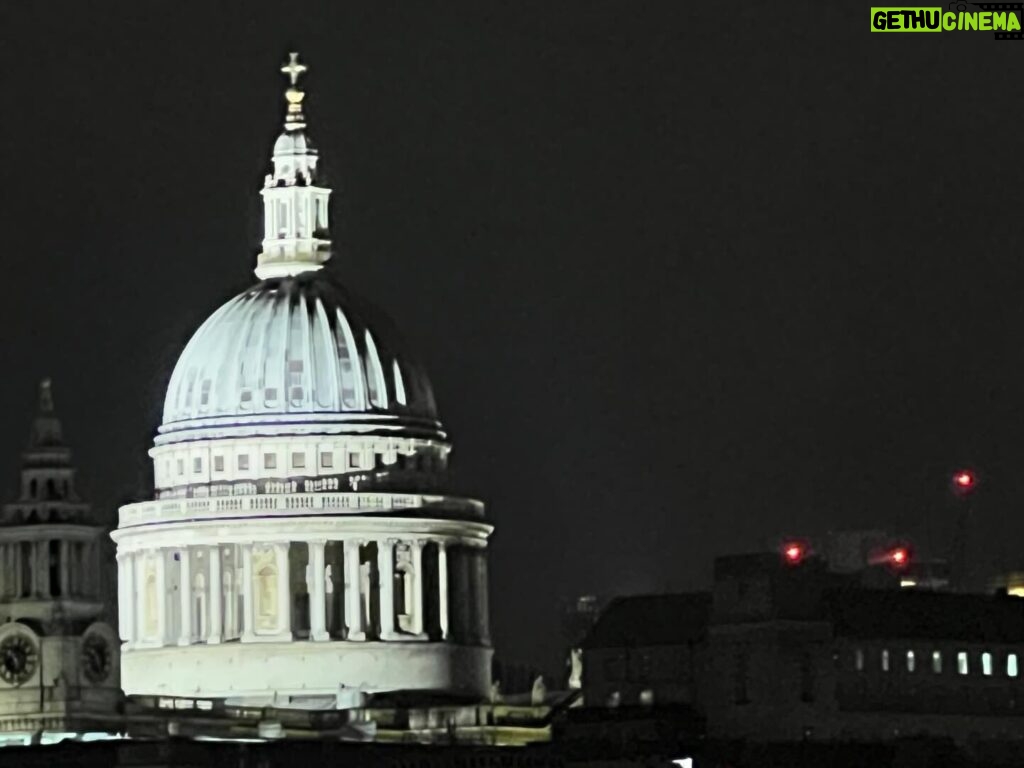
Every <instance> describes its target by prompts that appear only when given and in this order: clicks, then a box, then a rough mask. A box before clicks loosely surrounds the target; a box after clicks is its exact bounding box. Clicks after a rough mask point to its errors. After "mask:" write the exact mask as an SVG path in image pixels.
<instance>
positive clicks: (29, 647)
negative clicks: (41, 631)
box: [0, 633, 39, 685]
mask: <svg viewBox="0 0 1024 768" xmlns="http://www.w3.org/2000/svg"><path fill="white" fill-rule="evenodd" d="M38 658H39V657H38V654H37V652H36V646H35V643H33V642H32V640H31V638H29V637H28V636H26V635H23V634H20V633H19V634H13V635H8V636H7V637H6V638H5V639H4V641H3V642H2V643H0V679H2V680H3V681H4V682H5V683H8V684H10V685H21V684H22V683H24V682H25V681H26V680H28V679H29V678H30V677H31V676H32V673H33V672H35V671H36V663H37V661H38Z"/></svg>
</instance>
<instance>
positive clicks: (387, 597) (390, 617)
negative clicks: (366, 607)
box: [377, 539, 397, 640]
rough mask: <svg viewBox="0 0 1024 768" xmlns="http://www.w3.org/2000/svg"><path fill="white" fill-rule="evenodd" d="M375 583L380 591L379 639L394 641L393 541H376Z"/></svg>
mask: <svg viewBox="0 0 1024 768" xmlns="http://www.w3.org/2000/svg"><path fill="white" fill-rule="evenodd" d="M377 577H378V578H377V581H378V582H379V584H378V589H380V603H379V604H380V639H381V640H394V639H395V638H396V637H397V635H396V633H395V539H379V540H378V541H377Z"/></svg>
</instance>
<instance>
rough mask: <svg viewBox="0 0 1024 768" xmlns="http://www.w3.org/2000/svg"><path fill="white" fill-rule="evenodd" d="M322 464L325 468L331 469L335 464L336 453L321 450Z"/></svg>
mask: <svg viewBox="0 0 1024 768" xmlns="http://www.w3.org/2000/svg"><path fill="white" fill-rule="evenodd" d="M320 466H321V467H323V468H324V469H330V468H331V467H333V466H334V454H333V453H331V452H330V451H321V453H320Z"/></svg>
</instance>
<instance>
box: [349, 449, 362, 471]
mask: <svg viewBox="0 0 1024 768" xmlns="http://www.w3.org/2000/svg"><path fill="white" fill-rule="evenodd" d="M359 464H360V462H359V454H358V453H357V452H356V451H352V452H351V453H349V455H348V468H349V469H359Z"/></svg>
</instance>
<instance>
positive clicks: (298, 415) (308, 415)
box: [160, 270, 441, 439]
mask: <svg viewBox="0 0 1024 768" xmlns="http://www.w3.org/2000/svg"><path fill="white" fill-rule="evenodd" d="M295 421H301V422H303V423H308V422H311V421H312V422H314V423H316V424H317V425H318V429H321V430H322V429H323V427H324V425H325V424H334V425H335V429H334V430H332V431H338V430H341V429H355V430H358V431H361V432H366V431H370V430H377V431H384V432H389V433H393V432H401V433H404V434H418V435H422V436H438V437H439V436H440V434H441V433H440V424H439V422H438V420H437V413H436V410H435V407H434V397H433V394H432V392H431V388H430V383H429V382H428V380H427V377H426V376H425V375H424V373H423V371H422V369H421V368H420V367H419V365H418V364H416V363H415V362H414V361H413V360H412V359H410V357H409V356H408V355H407V353H406V352H405V351H404V346H403V345H402V343H401V341H400V339H399V338H398V336H397V334H396V332H395V330H394V328H393V327H392V325H391V323H390V322H389V321H388V320H387V318H385V317H384V316H382V315H381V314H380V313H379V312H378V311H376V310H375V309H374V308H372V307H371V306H370V305H368V304H366V303H364V302H361V301H359V300H357V299H355V298H354V297H353V296H351V294H350V293H349V292H348V291H346V290H345V289H344V288H342V287H341V286H339V285H337V284H335V283H334V282H332V281H331V280H330V279H329V277H328V276H327V275H326V274H325V273H324V272H323V271H322V270H321V271H311V272H303V273H301V274H299V275H296V276H294V277H281V278H270V279H267V280H263V281H262V282H260V283H258V284H257V285H255V286H253V287H252V288H250V289H248V290H247V291H245V292H243V293H242V294H240V295H238V296H236V297H235V298H233V299H231V300H230V301H228V302H227V303H226V304H224V306H222V307H221V308H220V309H219V310H218V311H216V312H215V313H214V314H213V315H212V316H211V317H210V318H209V319H208V320H207V321H206V322H205V323H203V325H202V326H201V327H200V328H199V330H198V331H197V332H196V334H195V335H194V336H193V337H192V340H191V341H190V342H189V343H188V345H187V346H186V347H185V351H184V352H183V353H182V355H181V358H180V359H179V360H178V363H177V365H176V366H175V369H174V373H173V374H172V376H171V381H170V385H169V386H168V389H167V397H166V400H165V401H164V417H163V422H164V423H163V426H162V427H161V429H160V431H161V433H162V435H167V436H169V437H170V436H172V435H173V436H174V437H175V438H176V439H181V438H182V437H185V436H184V435H179V434H175V433H181V432H182V431H183V430H190V429H196V428H200V427H202V428H209V427H211V426H215V425H222V426H226V425H240V424H258V423H266V422H271V423H276V424H279V425H280V424H284V423H287V422H295Z"/></svg>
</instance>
